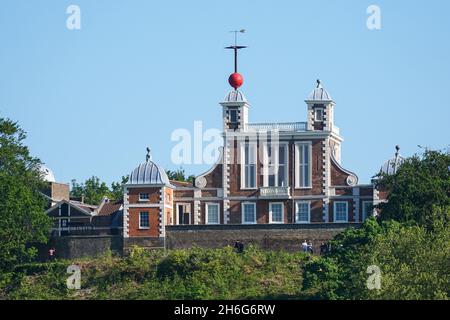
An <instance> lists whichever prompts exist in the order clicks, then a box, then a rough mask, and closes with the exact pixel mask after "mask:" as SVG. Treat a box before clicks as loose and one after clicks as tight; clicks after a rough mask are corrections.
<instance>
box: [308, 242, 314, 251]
mask: <svg viewBox="0 0 450 320" xmlns="http://www.w3.org/2000/svg"><path fill="white" fill-rule="evenodd" d="M307 248H308V252H309V253H311V254H313V253H314V250H313V246H312V242H311V240H309V241H308V247H307Z"/></svg>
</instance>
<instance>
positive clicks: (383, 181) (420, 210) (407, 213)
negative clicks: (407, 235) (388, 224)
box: [377, 150, 450, 226]
mask: <svg viewBox="0 0 450 320" xmlns="http://www.w3.org/2000/svg"><path fill="white" fill-rule="evenodd" d="M378 178H379V179H377V187H378V188H380V189H381V190H387V191H389V196H388V201H387V202H386V203H382V204H380V206H379V208H380V209H381V212H382V214H381V218H382V219H383V220H391V219H393V220H396V221H400V222H405V223H417V224H419V225H427V226H430V225H432V224H433V221H435V220H436V219H437V218H440V219H443V220H446V221H450V219H449V218H450V211H449V210H448V208H450V154H448V153H443V152H440V151H432V150H427V151H425V152H424V154H423V155H422V156H417V155H416V156H413V157H411V158H408V159H406V160H405V162H404V163H403V164H402V165H401V166H400V168H399V169H398V170H397V173H396V174H394V175H383V174H380V175H379V176H378ZM436 213H439V215H438V216H435V214H436Z"/></svg>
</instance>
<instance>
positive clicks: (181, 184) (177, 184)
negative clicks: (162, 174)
mask: <svg viewBox="0 0 450 320" xmlns="http://www.w3.org/2000/svg"><path fill="white" fill-rule="evenodd" d="M170 184H171V185H173V186H175V187H188V188H192V187H194V185H193V184H192V182H187V181H177V180H170Z"/></svg>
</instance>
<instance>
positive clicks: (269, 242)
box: [166, 223, 361, 253]
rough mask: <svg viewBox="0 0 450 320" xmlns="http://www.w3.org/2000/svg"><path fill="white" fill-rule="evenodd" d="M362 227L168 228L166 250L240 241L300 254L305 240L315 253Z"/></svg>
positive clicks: (232, 244) (335, 225) (214, 226)
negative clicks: (324, 243) (309, 242)
mask: <svg viewBox="0 0 450 320" xmlns="http://www.w3.org/2000/svg"><path fill="white" fill-rule="evenodd" d="M360 226H361V224H360V223H333V224H327V223H314V224H278V225H276V224H261V225H207V226H205V225H186V226H167V229H166V232H167V238H166V246H167V248H169V249H186V248H191V247H192V246H198V247H204V248H220V247H224V246H227V245H230V246H234V243H235V242H236V240H240V241H242V242H243V243H244V244H246V245H248V244H255V245H257V246H259V247H261V248H263V249H269V250H286V251H291V252H292V251H298V250H300V247H301V243H302V242H303V240H308V241H309V240H310V241H311V242H312V244H313V249H314V252H315V253H318V252H319V248H320V244H321V242H322V241H323V242H326V241H328V240H330V239H331V238H333V237H334V236H335V235H337V234H338V233H340V232H342V231H344V230H345V229H347V228H349V227H355V228H358V227H360Z"/></svg>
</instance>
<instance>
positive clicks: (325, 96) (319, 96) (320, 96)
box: [308, 80, 333, 101]
mask: <svg viewBox="0 0 450 320" xmlns="http://www.w3.org/2000/svg"><path fill="white" fill-rule="evenodd" d="M332 100H333V98H331V95H330V94H329V93H328V91H327V90H325V89H324V88H323V87H322V85H321V83H320V80H317V87H316V88H315V89H314V90H313V91H311V93H310V94H309V96H308V101H332Z"/></svg>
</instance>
